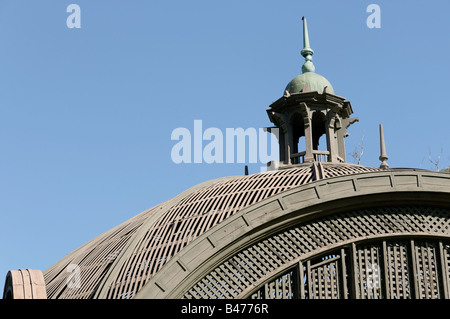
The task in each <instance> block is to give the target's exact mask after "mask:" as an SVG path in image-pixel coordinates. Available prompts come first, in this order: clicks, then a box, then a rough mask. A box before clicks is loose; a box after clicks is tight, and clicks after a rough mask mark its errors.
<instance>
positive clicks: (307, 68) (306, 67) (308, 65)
mask: <svg viewBox="0 0 450 319" xmlns="http://www.w3.org/2000/svg"><path fill="white" fill-rule="evenodd" d="M302 20H303V50H302V51H301V52H300V53H301V55H302V56H303V57H304V58H305V63H303V66H302V72H303V73H306V72H314V71H315V70H316V68H315V67H314V64H313V63H312V55H313V54H314V51H313V49H311V48H310V46H309V34H308V25H307V23H306V18H305V17H302Z"/></svg>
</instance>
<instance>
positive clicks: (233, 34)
mask: <svg viewBox="0 0 450 319" xmlns="http://www.w3.org/2000/svg"><path fill="white" fill-rule="evenodd" d="M71 3H75V4H78V5H79V7H80V8H81V28H68V26H67V24H66V19H67V17H68V16H69V15H70V13H68V12H66V8H67V6H68V5H69V4H71ZM371 3H375V4H378V5H379V7H380V9H381V15H380V17H381V28H372V29H371V28H369V27H368V26H367V24H366V20H367V17H368V16H369V15H370V13H368V12H366V9H367V6H368V5H369V4H371ZM302 16H306V17H307V19H308V28H309V35H310V43H311V47H312V48H313V50H314V51H315V53H314V56H313V61H314V64H315V67H316V73H319V74H321V75H323V76H325V77H326V78H327V79H328V80H329V81H330V82H331V83H332V85H333V87H334V90H335V93H336V94H338V95H340V96H343V97H345V98H347V99H348V100H350V101H351V103H352V106H353V110H354V114H353V116H354V117H358V118H359V120H360V121H359V122H358V123H356V124H354V125H352V126H351V127H350V128H349V133H350V136H349V137H348V138H347V139H346V152H347V154H348V155H347V160H348V162H353V159H352V157H351V155H350V153H351V152H352V151H353V150H354V149H355V147H357V146H358V145H359V144H360V143H361V141H362V140H363V141H364V153H363V156H362V158H361V164H362V165H366V166H379V164H380V162H379V160H378V156H379V140H378V139H379V137H378V124H379V123H383V126H384V133H385V137H386V148H387V154H388V155H389V160H388V164H389V165H390V166H391V167H393V168H395V167H412V168H424V169H431V168H433V167H432V164H431V163H430V160H429V154H431V159H432V160H436V159H437V157H438V156H439V154H440V152H441V148H442V149H443V152H442V154H441V157H440V168H444V167H445V166H448V165H450V142H449V136H450V128H449V115H450V112H449V108H450V105H449V102H448V101H449V99H448V93H449V75H450V59H449V51H450V36H449V34H450V23H449V22H450V21H449V20H450V19H449V16H450V1H448V0H432V1H426V2H424V1H412V0H409V1H387V0H386V1H384V0H383V1H382V0H371V1H363V0H353V1H334V0H329V1H325V0H319V1H298V0H297V1H286V0H282V1H261V0H258V1H256V0H251V1H250V0H244V1H243V0H240V1H237V0H227V1H207V0H193V1H187V0H183V1H181V0H180V1H178V0H176V1H162V0H161V1H154V0H145V1H144V0H116V1H106V0H103V1H101V0H95V1H92V0H71V1H65V0H58V1H55V0H39V1H36V0H29V1H23V0H2V1H0V110H1V112H0V154H1V155H0V225H1V226H0V227H1V231H0V287H1V291H3V285H4V278H5V276H6V273H7V271H8V270H11V269H19V268H31V269H40V270H42V271H44V270H45V269H47V268H48V267H49V266H51V265H52V264H53V263H55V262H57V261H58V260H59V259H61V258H62V257H64V256H65V255H66V254H68V253H69V252H71V251H72V250H74V249H76V248H78V247H79V246H81V245H82V244H84V243H86V242H87V241H89V240H90V239H92V238H94V237H96V236H97V235H99V234H101V233H103V232H105V231H106V230H108V229H110V228H112V227H114V226H116V225H118V224H120V223H122V222H124V221H125V220H127V219H129V218H131V217H133V216H134V215H136V214H138V213H140V212H142V211H144V210H146V209H148V208H150V207H152V206H154V205H156V204H158V203H160V202H162V201H165V200H167V199H170V198H172V197H174V196H176V195H177V194H179V193H180V192H182V191H184V190H186V189H188V188H189V187H191V186H194V185H196V184H198V183H200V182H203V181H206V180H210V179H213V178H218V177H222V176H229V175H239V174H243V173H244V165H245V164H242V163H235V164H232V163H224V164H216V163H213V164H207V163H199V164H193V163H192V164H175V163H173V161H172V159H171V149H172V147H173V146H174V145H175V144H176V141H172V140H171V133H172V131H173V130H174V129H175V128H177V127H185V128H187V129H189V130H191V131H193V125H194V120H202V123H203V128H204V129H206V128H208V127H216V128H219V129H220V130H223V131H224V132H225V129H226V128H238V127H242V128H250V127H253V128H260V127H265V126H271V123H270V121H269V120H268V117H267V114H266V109H267V108H268V106H269V105H270V104H271V103H272V102H273V101H275V100H277V99H278V98H279V97H281V96H282V94H283V91H284V88H285V86H286V84H287V83H288V82H289V81H290V80H291V79H292V78H294V77H295V76H296V75H298V74H300V73H301V65H302V63H303V58H302V57H301V56H300V50H301V49H302V22H301V17H302ZM260 166H262V164H261V163H258V164H249V170H250V173H256V172H259V170H260Z"/></svg>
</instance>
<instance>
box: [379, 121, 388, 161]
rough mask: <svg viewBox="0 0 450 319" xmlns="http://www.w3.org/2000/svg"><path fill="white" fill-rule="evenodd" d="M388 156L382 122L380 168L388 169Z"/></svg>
mask: <svg viewBox="0 0 450 319" xmlns="http://www.w3.org/2000/svg"><path fill="white" fill-rule="evenodd" d="M387 160H388V156H387V155H386V145H385V143H384V133H383V124H380V161H381V164H380V168H381V169H388V168H389V165H388V163H386V161H387Z"/></svg>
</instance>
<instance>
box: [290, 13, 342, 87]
mask: <svg viewBox="0 0 450 319" xmlns="http://www.w3.org/2000/svg"><path fill="white" fill-rule="evenodd" d="M302 20H303V50H302V51H301V52H300V53H301V55H302V56H303V57H304V58H305V63H303V66H302V74H300V75H298V76H296V77H295V78H293V79H292V80H291V82H289V83H288V85H287V86H286V89H285V91H288V92H289V93H303V92H314V91H316V92H319V93H323V92H324V90H325V88H326V91H325V92H327V93H331V94H334V89H333V87H332V86H331V83H330V82H328V80H327V79H325V78H324V77H323V76H321V75H320V74H317V73H315V70H316V68H315V67H314V64H313V63H312V55H313V54H314V50H313V49H311V47H310V46H309V35H308V26H307V24H306V18H305V17H303V18H302Z"/></svg>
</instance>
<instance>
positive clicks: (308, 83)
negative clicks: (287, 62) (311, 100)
mask: <svg viewBox="0 0 450 319" xmlns="http://www.w3.org/2000/svg"><path fill="white" fill-rule="evenodd" d="M325 87H326V88H327V91H326V92H327V93H331V94H334V89H333V87H332V86H331V83H330V82H328V80H327V79H325V78H324V77H323V76H321V75H320V74H317V73H314V72H306V73H302V74H300V75H297V76H296V77H295V78H293V79H292V80H291V82H289V83H288V85H287V86H286V90H287V91H288V92H289V93H301V92H311V91H317V92H319V93H322V92H323V90H324V89H325ZM305 88H306V90H304V89H305Z"/></svg>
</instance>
